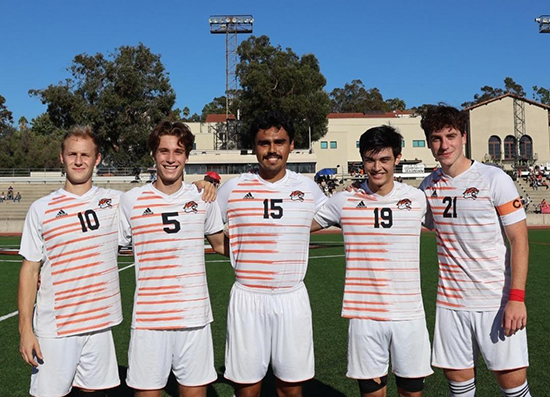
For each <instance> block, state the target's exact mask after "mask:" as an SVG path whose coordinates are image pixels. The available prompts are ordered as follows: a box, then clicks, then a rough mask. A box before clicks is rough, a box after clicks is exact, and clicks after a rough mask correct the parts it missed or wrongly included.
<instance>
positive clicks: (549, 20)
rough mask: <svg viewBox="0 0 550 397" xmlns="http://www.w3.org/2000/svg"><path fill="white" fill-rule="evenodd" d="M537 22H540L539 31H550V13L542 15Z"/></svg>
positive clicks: (536, 19)
mask: <svg viewBox="0 0 550 397" xmlns="http://www.w3.org/2000/svg"><path fill="white" fill-rule="evenodd" d="M535 22H536V23H538V24H539V33H550V15H541V16H540V17H538V18H535Z"/></svg>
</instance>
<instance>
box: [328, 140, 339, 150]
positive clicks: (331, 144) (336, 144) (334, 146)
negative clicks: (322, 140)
mask: <svg viewBox="0 0 550 397" xmlns="http://www.w3.org/2000/svg"><path fill="white" fill-rule="evenodd" d="M330 148H331V149H337V148H338V142H336V141H330Z"/></svg>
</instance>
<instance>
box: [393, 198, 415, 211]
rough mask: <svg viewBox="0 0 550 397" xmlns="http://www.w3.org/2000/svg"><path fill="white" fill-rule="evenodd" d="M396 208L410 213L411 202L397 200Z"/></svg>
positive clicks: (405, 199)
mask: <svg viewBox="0 0 550 397" xmlns="http://www.w3.org/2000/svg"><path fill="white" fill-rule="evenodd" d="M397 208H398V209H400V210H407V211H410V210H411V208H412V201H411V200H409V199H408V198H404V199H402V200H399V201H398V202H397Z"/></svg>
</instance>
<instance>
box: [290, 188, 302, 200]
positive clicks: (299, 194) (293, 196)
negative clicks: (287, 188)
mask: <svg viewBox="0 0 550 397" xmlns="http://www.w3.org/2000/svg"><path fill="white" fill-rule="evenodd" d="M304 196H305V195H304V192H302V191H300V190H295V191H293V192H292V193H290V199H291V200H292V201H304Z"/></svg>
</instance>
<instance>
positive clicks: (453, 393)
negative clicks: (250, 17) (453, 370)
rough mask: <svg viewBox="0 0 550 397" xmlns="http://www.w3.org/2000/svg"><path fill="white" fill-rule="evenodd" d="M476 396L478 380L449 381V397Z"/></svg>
mask: <svg viewBox="0 0 550 397" xmlns="http://www.w3.org/2000/svg"><path fill="white" fill-rule="evenodd" d="M475 395H476V378H472V379H470V380H467V381H465V382H453V381H452V380H450V381H449V397H474V396H475Z"/></svg>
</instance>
